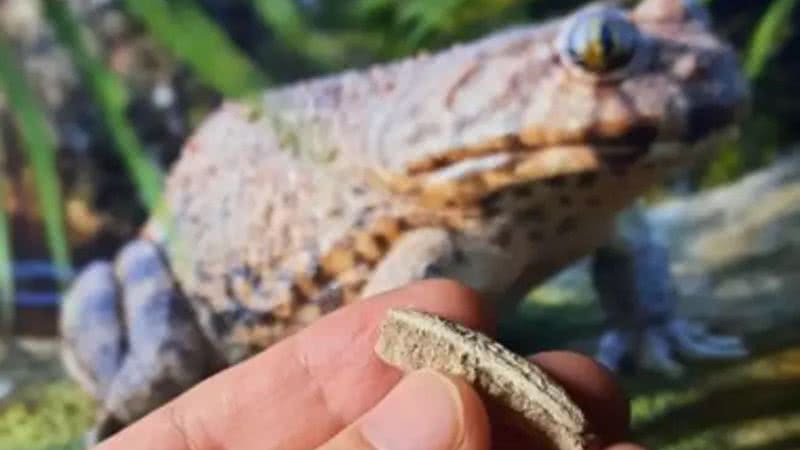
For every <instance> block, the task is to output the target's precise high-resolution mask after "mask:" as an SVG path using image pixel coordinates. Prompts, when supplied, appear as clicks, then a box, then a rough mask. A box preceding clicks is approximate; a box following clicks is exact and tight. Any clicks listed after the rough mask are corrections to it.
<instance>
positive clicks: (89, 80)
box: [44, 0, 161, 209]
mask: <svg viewBox="0 0 800 450" xmlns="http://www.w3.org/2000/svg"><path fill="white" fill-rule="evenodd" d="M44 4H45V12H46V14H47V18H48V19H49V21H50V23H51V24H52V25H53V27H54V28H55V30H56V33H57V34H58V37H59V39H60V40H61V42H63V43H64V44H65V45H66V47H67V49H69V52H70V55H71V56H72V60H73V61H74V63H75V65H76V66H77V67H78V70H79V71H80V73H81V75H82V77H83V79H84V80H85V81H86V84H87V86H88V88H89V91H90V92H91V94H92V97H93V99H94V101H95V102H96V103H97V104H98V106H100V109H101V110H102V113H103V120H104V121H105V124H106V127H107V128H108V131H109V133H110V134H111V137H112V139H113V140H114V144H115V145H114V147H115V149H116V150H117V151H118V152H119V153H120V156H121V157H122V160H123V161H124V163H125V167H126V169H127V171H128V174H129V175H130V176H131V178H132V179H133V181H134V183H135V184H136V188H137V190H138V192H139V197H140V199H141V201H142V202H143V203H144V204H145V205H146V206H147V207H148V209H153V208H155V207H156V205H157V202H158V199H159V196H160V191H161V174H160V173H159V171H158V169H157V168H156V166H155V165H154V164H153V163H152V162H151V161H150V160H149V159H148V158H147V156H146V155H145V153H144V152H143V151H142V146H141V144H140V143H139V138H138V137H137V136H136V132H135V131H134V130H133V127H132V126H131V124H130V123H129V122H128V119H127V117H126V109H127V106H128V93H127V90H126V88H125V86H124V85H123V84H122V82H120V81H119V79H117V77H116V76H115V75H114V74H113V73H112V72H111V71H110V70H108V69H107V68H106V67H105V65H104V64H103V63H102V62H101V61H100V60H99V59H97V58H95V57H93V56H92V55H91V54H90V52H89V50H88V48H87V45H86V43H85V42H84V40H83V37H82V36H81V30H80V26H79V25H78V23H77V22H76V21H75V18H74V17H73V16H72V12H71V11H70V10H69V7H68V6H67V4H66V3H65V2H62V1H61V0H45V2H44Z"/></svg>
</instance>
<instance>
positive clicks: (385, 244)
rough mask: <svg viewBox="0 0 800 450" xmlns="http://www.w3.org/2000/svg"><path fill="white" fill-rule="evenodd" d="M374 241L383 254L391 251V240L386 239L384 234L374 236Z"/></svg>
mask: <svg viewBox="0 0 800 450" xmlns="http://www.w3.org/2000/svg"><path fill="white" fill-rule="evenodd" d="M373 239H374V242H375V245H376V246H377V247H378V249H380V251H381V252H386V251H387V250H389V246H390V245H391V242H390V241H389V239H387V238H386V236H384V235H382V234H376V235H374V236H373Z"/></svg>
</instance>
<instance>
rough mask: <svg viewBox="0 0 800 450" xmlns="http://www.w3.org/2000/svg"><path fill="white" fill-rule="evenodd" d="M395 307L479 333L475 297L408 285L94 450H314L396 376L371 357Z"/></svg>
mask: <svg viewBox="0 0 800 450" xmlns="http://www.w3.org/2000/svg"><path fill="white" fill-rule="evenodd" d="M395 307H408V308H413V309H417V310H422V311H427V312H430V313H433V314H436V315H439V316H442V317H445V318H448V319H451V320H454V321H457V322H460V323H462V324H464V325H466V326H467V327H470V328H475V329H480V330H484V331H487V323H486V321H485V320H484V318H483V317H484V316H483V315H482V314H481V311H480V302H479V299H478V296H477V295H476V294H475V293H473V292H472V291H470V290H468V289H466V288H464V287H462V286H461V285H459V284H456V283H454V282H450V281H435V280H434V281H426V282H422V283H418V284H415V285H412V286H409V287H407V288H404V289H401V290H397V291H392V292H389V293H386V294H383V295H380V296H377V297H374V298H372V299H367V300H363V301H361V302H358V303H355V304H353V305H350V306H348V307H347V308H343V309H342V310H340V311H337V312H334V313H332V314H330V315H329V316H327V317H325V318H323V319H321V320H320V321H318V322H317V323H315V324H313V325H312V326H311V327H309V328H307V329H306V330H304V331H302V332H300V333H298V334H297V335H295V336H293V337H290V338H288V339H286V340H284V341H282V342H279V343H278V344H276V345H274V346H273V347H271V348H270V349H268V350H267V351H265V352H263V353H261V354H259V355H257V356H255V357H253V358H252V359H250V360H248V361H246V362H244V363H242V364H240V365H238V366H235V367H232V368H230V369H228V370H226V371H223V372H221V373H219V374H217V375H215V376H214V377H212V378H209V379H208V380H206V381H204V382H203V383H201V384H199V385H198V386H196V387H195V388H194V389H192V390H190V391H188V392H187V393H185V394H184V395H182V396H181V397H179V398H177V399H176V400H174V401H173V402H171V403H169V404H168V405H166V406H164V407H162V408H161V409H159V410H157V411H155V412H154V413H152V414H150V415H149V416H147V417H145V418H144V419H142V420H141V421H139V422H138V423H136V424H134V425H132V426H131V427H129V428H127V429H125V430H123V431H122V432H120V433H119V434H118V435H117V436H114V437H112V438H111V439H109V440H108V441H107V442H106V443H105V444H104V445H103V446H102V449H103V450H112V449H123V448H124V449H126V450H130V449H132V448H136V449H137V450H138V449H150V448H153V449H156V448H158V449H164V448H168V449H170V450H206V449H208V450H211V449H215V450H216V449H220V448H236V449H242V450H247V449H256V448H258V449H278V448H280V449H286V450H305V449H309V448H315V447H317V446H319V445H321V444H322V443H324V442H325V441H327V440H328V439H330V438H331V437H333V436H334V435H335V434H337V433H338V432H339V431H341V430H342V429H344V428H345V426H346V425H347V424H349V423H351V422H353V421H355V420H356V419H357V418H358V417H360V416H361V415H362V414H364V413H365V412H366V411H367V410H369V409H370V408H371V407H372V406H374V405H375V404H376V403H377V402H378V401H379V400H380V399H381V398H383V397H384V396H385V395H386V393H387V392H388V391H389V390H390V389H391V388H392V386H394V385H395V384H396V383H397V381H398V380H399V378H400V376H401V375H400V373H399V372H398V371H397V370H396V369H394V368H391V367H389V366H387V365H386V364H384V363H382V362H381V361H380V360H379V359H378V357H377V356H376V355H375V353H374V351H373V346H374V344H375V341H376V339H377V334H378V328H379V325H380V322H381V320H382V319H383V317H384V314H385V312H386V310H387V309H390V308H395ZM132 443H135V444H136V447H132Z"/></svg>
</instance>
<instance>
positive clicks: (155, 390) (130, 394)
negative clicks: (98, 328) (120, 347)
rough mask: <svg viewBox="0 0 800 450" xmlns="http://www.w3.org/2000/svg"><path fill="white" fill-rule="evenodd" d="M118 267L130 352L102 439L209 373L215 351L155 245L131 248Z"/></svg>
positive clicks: (109, 401) (113, 388) (107, 405)
mask: <svg viewBox="0 0 800 450" xmlns="http://www.w3.org/2000/svg"><path fill="white" fill-rule="evenodd" d="M115 266H116V267H115V269H116V276H117V280H118V281H119V285H120V286H121V290H122V292H123V302H122V310H123V314H124V315H125V319H126V325H127V327H126V344H127V348H128V352H127V354H126V355H125V357H124V360H123V361H122V365H121V366H120V368H119V371H118V372H117V374H116V375H115V377H114V380H113V382H112V383H111V385H110V386H109V389H108V392H107V393H106V395H105V397H104V401H103V406H104V409H105V411H106V413H107V417H106V419H105V420H104V421H103V423H101V424H100V432H99V433H100V436H98V437H99V438H104V437H106V436H104V435H107V434H109V433H113V431H116V430H117V429H119V428H120V426H122V425H117V426H113V427H112V426H108V424H109V423H114V424H127V423H131V422H133V421H135V420H136V419H138V418H140V417H141V416H143V415H145V414H147V413H148V412H150V411H151V410H153V409H155V408H157V407H159V406H161V405H162V404H164V403H166V402H167V401H169V400H171V399H172V398H173V397H175V396H177V395H178V394H180V393H182V392H183V391H185V390H186V389H188V388H189V387H191V386H193V385H194V384H196V383H197V382H199V381H200V380H202V379H203V378H205V377H206V376H208V375H209V374H210V372H211V361H210V360H211V358H210V357H209V349H210V348H211V346H210V345H209V344H208V342H207V341H206V340H205V337H204V336H203V334H202V333H201V331H200V329H199V327H198V325H197V322H196V321H195V316H194V313H193V311H192V309H191V307H190V305H189V304H188V301H187V300H186V298H185V297H184V296H183V295H182V294H181V293H180V292H179V290H178V288H177V285H176V283H175V281H174V280H173V277H172V275H171V273H170V270H169V268H168V267H167V265H166V263H165V261H164V260H163V258H162V257H161V254H160V252H159V250H158V248H157V247H156V245H155V244H153V243H151V242H149V241H144V240H141V241H135V242H133V243H131V244H129V245H127V246H126V247H125V248H123V249H122V251H121V252H120V254H119V255H118V257H117V260H116V265H115ZM103 430H108V431H106V432H103Z"/></svg>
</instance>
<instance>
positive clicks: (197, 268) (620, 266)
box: [62, 0, 748, 437]
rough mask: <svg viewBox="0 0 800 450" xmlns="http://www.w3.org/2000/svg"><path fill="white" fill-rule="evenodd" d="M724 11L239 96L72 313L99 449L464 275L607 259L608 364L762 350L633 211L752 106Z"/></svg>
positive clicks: (603, 356) (487, 44)
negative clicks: (199, 391) (401, 291)
mask: <svg viewBox="0 0 800 450" xmlns="http://www.w3.org/2000/svg"><path fill="white" fill-rule="evenodd" d="M709 22H710V21H709V17H708V14H707V12H706V11H704V10H703V9H702V7H700V6H699V5H698V4H695V3H691V2H687V1H680V0H644V1H643V2H641V3H640V4H639V5H638V6H637V7H636V8H635V9H633V10H630V11H628V10H622V9H617V8H616V7H612V6H608V5H592V6H589V7H585V8H583V9H580V10H578V11H576V12H574V13H573V14H571V15H569V16H567V17H564V18H562V19H558V20H554V21H552V22H548V23H544V24H540V25H535V26H525V27H520V28H515V29H510V30H506V31H502V32H499V33H497V34H494V35H491V36H488V37H486V38H484V39H482V40H479V41H476V42H472V43H469V44H465V45H458V46H455V47H453V48H450V49H448V50H445V51H442V52H440V53H436V54H431V55H420V56H417V57H414V58H411V59H408V60H404V61H399V62H396V63H392V64H387V65H381V66H375V67H371V68H367V69H365V70H360V71H352V72H345V73H342V74H339V75H335V76H331V77H327V78H322V79H318V80H312V81H307V82H301V83H298V84H295V85H291V86H288V87H285V88H280V89H275V90H270V91H268V92H266V93H265V94H264V95H263V96H262V97H261V98H260V99H259V102H258V105H257V106H255V107H254V106H253V105H252V104H236V103H230V104H227V105H225V106H224V107H222V108H221V109H220V110H219V111H217V112H216V113H214V114H213V115H212V116H211V117H210V118H208V119H207V120H206V122H205V123H204V124H203V125H202V126H201V127H200V128H199V130H198V131H197V132H196V133H195V134H194V136H193V137H192V138H191V139H190V140H189V141H188V142H187V143H186V145H185V148H184V149H183V152H182V156H181V158H180V160H179V161H178V162H177V163H176V164H175V166H174V168H173V169H172V172H171V174H170V176H169V177H168V180H167V185H166V193H165V198H164V204H163V207H162V208H161V209H160V210H159V212H158V213H157V214H154V216H153V217H152V218H151V219H150V221H149V222H148V223H147V224H146V226H145V227H144V229H143V231H142V233H141V236H140V238H139V239H138V240H136V241H135V242H133V243H131V244H130V245H128V246H126V247H125V248H124V249H123V250H122V251H121V252H120V254H119V255H118V256H117V258H116V261H114V263H113V264H112V263H105V262H99V263H94V264H92V265H90V266H89V267H88V268H87V269H86V270H85V271H84V272H83V273H82V274H81V275H80V276H79V277H78V279H77V280H76V282H75V283H74V285H73V287H72V289H71V291H70V292H69V294H68V296H67V299H66V301H65V308H64V314H63V320H62V327H63V335H64V339H65V340H64V342H65V352H64V353H65V360H66V361H67V363H68V366H69V368H70V371H71V373H72V374H73V375H74V376H75V377H76V378H77V379H78V380H79V381H80V382H81V384H82V385H83V386H84V387H85V388H86V389H88V390H89V391H90V392H91V393H92V395H94V396H95V397H96V398H97V399H98V401H99V403H100V406H101V409H102V411H103V420H102V421H101V426H100V429H99V436H100V437H102V436H105V435H108V434H109V433H111V432H113V431H114V430H116V429H118V428H119V427H121V426H124V425H126V424H128V423H130V422H131V421H133V420H135V419H137V418H138V417H141V416H142V415H143V414H145V413H147V412H149V411H150V410H152V409H153V408H155V407H157V406H159V405H161V404H163V403H164V402H166V401H167V400H169V399H170V398H172V397H174V396H175V395H177V394H179V393H181V392H183V391H184V390H186V389H187V388H189V387H191V386H192V385H194V384H195V383H197V382H199V381H200V380H202V379H204V378H205V377H207V376H209V375H210V374H211V373H213V372H215V371H217V370H220V369H221V368H223V367H226V366H228V365H230V364H233V363H236V362H238V361H241V360H242V359H244V358H247V357H248V356H251V355H253V354H255V353H256V352H258V351H260V350H262V349H264V348H266V347H268V346H269V345H271V344H273V343H275V342H276V341H278V340H279V339H281V338H283V337H285V336H287V335H289V334H291V333H294V332H296V331H297V330H300V329H302V328H303V327H305V326H307V325H308V324H309V323H311V322H313V321H314V320H316V319H317V318H319V317H320V316H321V315H323V314H326V313H328V312H330V311H333V310H335V309H336V308H339V307H341V306H343V305H346V304H348V303H349V302H353V301H357V300H358V299H360V298H363V297H365V296H368V295H371V294H375V293H379V292H382V291H385V290H388V289H392V288H395V287H399V286H402V285H404V284H406V283H409V282H412V281H415V280H420V279H424V278H428V277H447V278H452V279H455V280H459V281H461V282H463V283H464V284H466V285H468V286H471V287H472V288H474V289H475V290H477V291H478V292H480V293H481V294H482V295H483V296H484V298H485V300H486V302H489V303H491V304H492V305H493V306H495V307H496V308H508V307H510V306H513V305H514V304H515V303H516V302H518V301H519V300H520V299H522V298H523V297H524V296H525V293H526V292H528V291H529V290H530V289H531V288H532V287H534V286H536V284H537V283H540V282H541V281H543V280H544V279H545V278H547V277H548V276H550V275H552V274H554V273H556V272H557V271H559V270H560V269H562V268H564V267H566V266H568V265H570V264H571V263H573V262H575V261H576V260H578V259H579V258H581V257H584V256H586V255H590V254H592V253H594V255H595V264H594V269H595V270H594V275H595V276H594V279H595V285H596V287H597V288H598V289H597V290H598V293H599V297H600V300H601V303H602V304H603V306H604V308H605V309H606V311H607V313H608V317H609V324H610V328H609V331H608V332H607V333H606V334H605V335H604V337H603V339H601V343H600V350H599V358H600V360H601V361H602V362H604V363H605V364H607V365H608V366H610V367H612V368H618V367H619V366H620V364H622V362H623V361H630V362H632V363H635V364H637V365H638V366H639V367H643V368H645V369H650V370H658V371H661V372H667V373H676V372H677V371H679V370H680V367H681V366H680V365H679V363H677V362H676V360H675V358H674V355H676V354H678V355H683V356H690V357H699V358H726V357H733V356H740V355H742V354H743V353H744V348H743V346H742V344H741V342H740V341H739V340H738V339H737V338H734V337H725V336H714V335H710V334H708V333H707V332H705V331H704V330H703V328H702V327H701V326H699V325H697V324H694V323H689V322H687V321H686V320H681V319H679V318H677V317H675V314H674V303H675V302H674V297H675V295H674V291H675V289H674V286H673V284H672V280H671V278H670V275H669V269H668V264H667V257H666V251H665V249H664V248H663V247H662V246H660V245H659V243H658V241H657V240H656V239H653V238H652V237H651V233H648V228H647V223H646V221H645V220H644V218H643V217H644V216H643V215H642V214H639V213H638V212H637V210H636V209H635V208H634V209H630V208H629V209H627V213H625V214H623V216H624V217H625V219H624V220H622V221H621V222H620V221H619V220H618V219H617V217H618V213H619V212H621V211H623V210H625V209H626V207H629V206H631V205H633V204H634V203H635V201H636V198H637V196H639V195H640V194H642V193H643V191H645V190H646V189H648V187H651V186H653V185H654V184H656V183H658V182H659V180H661V179H662V178H663V176H664V175H665V174H666V173H667V172H668V171H669V170H670V169H674V168H676V167H685V166H686V165H688V164H689V163H691V162H692V161H693V160H696V159H697V158H698V157H702V156H704V155H707V154H708V152H709V149H710V148H711V145H709V144H710V142H711V141H713V140H714V139H715V138H718V137H719V136H720V135H721V134H724V133H726V132H728V131H729V130H730V129H731V128H732V127H733V126H735V125H736V123H737V122H738V121H740V119H741V118H742V116H743V111H744V110H745V109H746V108H745V106H746V104H747V99H748V92H747V86H746V84H745V81H744V78H743V76H742V72H741V70H740V67H739V65H738V62H737V59H736V55H735V53H734V51H733V49H732V48H731V47H730V46H728V45H727V44H725V43H723V42H720V40H719V39H718V38H717V37H716V36H715V35H714V34H712V32H711V28H710V27H711V25H710V23H709ZM615 225H616V226H615Z"/></svg>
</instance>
